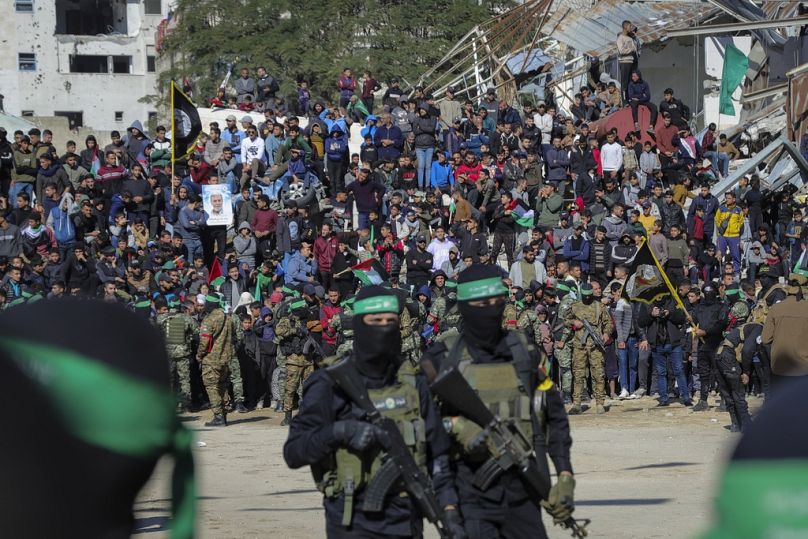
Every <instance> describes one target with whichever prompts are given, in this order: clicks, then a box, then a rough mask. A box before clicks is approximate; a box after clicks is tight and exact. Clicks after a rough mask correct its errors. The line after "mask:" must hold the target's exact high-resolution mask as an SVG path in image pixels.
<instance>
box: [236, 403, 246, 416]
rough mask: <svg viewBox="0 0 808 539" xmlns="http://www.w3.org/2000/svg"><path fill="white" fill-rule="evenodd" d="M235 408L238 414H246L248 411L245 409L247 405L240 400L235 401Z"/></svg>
mask: <svg viewBox="0 0 808 539" xmlns="http://www.w3.org/2000/svg"><path fill="white" fill-rule="evenodd" d="M235 410H236V412H238V413H240V414H246V413H247V412H249V410H248V409H247V407H246V406H244V403H243V402H241V401H238V402H237V403H236V407H235Z"/></svg>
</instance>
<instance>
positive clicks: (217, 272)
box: [208, 256, 224, 287]
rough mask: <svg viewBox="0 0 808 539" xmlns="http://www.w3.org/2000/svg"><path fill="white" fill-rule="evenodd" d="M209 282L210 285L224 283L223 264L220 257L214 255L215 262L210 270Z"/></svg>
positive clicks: (217, 285) (216, 285)
mask: <svg viewBox="0 0 808 539" xmlns="http://www.w3.org/2000/svg"><path fill="white" fill-rule="evenodd" d="M208 284H209V285H210V286H215V287H219V286H222V285H223V284H224V274H223V273H222V266H221V265H220V264H219V259H218V257H215V256H214V257H213V263H212V264H211V265H210V271H209V272H208Z"/></svg>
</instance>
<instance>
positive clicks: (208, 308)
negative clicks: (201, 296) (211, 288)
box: [205, 292, 222, 313]
mask: <svg viewBox="0 0 808 539" xmlns="http://www.w3.org/2000/svg"><path fill="white" fill-rule="evenodd" d="M221 307H222V298H220V297H219V295H218V293H216V292H211V293H209V294H208V295H207V296H205V312H206V313H212V312H213V311H215V310H216V309H221Z"/></svg>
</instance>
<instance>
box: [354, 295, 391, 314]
mask: <svg viewBox="0 0 808 539" xmlns="http://www.w3.org/2000/svg"><path fill="white" fill-rule="evenodd" d="M353 311H354V314H358V315H362V314H374V313H398V298H397V297H396V296H372V297H369V298H365V299H361V300H359V301H357V302H356V303H355V304H354V309H353Z"/></svg>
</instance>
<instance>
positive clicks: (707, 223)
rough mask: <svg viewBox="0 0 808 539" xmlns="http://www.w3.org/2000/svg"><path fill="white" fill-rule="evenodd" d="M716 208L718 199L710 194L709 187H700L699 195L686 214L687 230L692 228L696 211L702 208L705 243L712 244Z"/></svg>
mask: <svg viewBox="0 0 808 539" xmlns="http://www.w3.org/2000/svg"><path fill="white" fill-rule="evenodd" d="M718 206H719V204H718V199H717V198H715V197H714V196H713V194H712V193H710V186H708V185H702V187H701V193H699V196H697V197H696V198H694V199H693V202H691V203H690V209H689V210H688V212H687V226H688V228H690V227H692V226H693V219H694V218H695V216H696V209H697V208H702V209H703V210H704V241H705V243H712V240H713V230H714V229H715V213H716V212H717V211H718Z"/></svg>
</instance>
